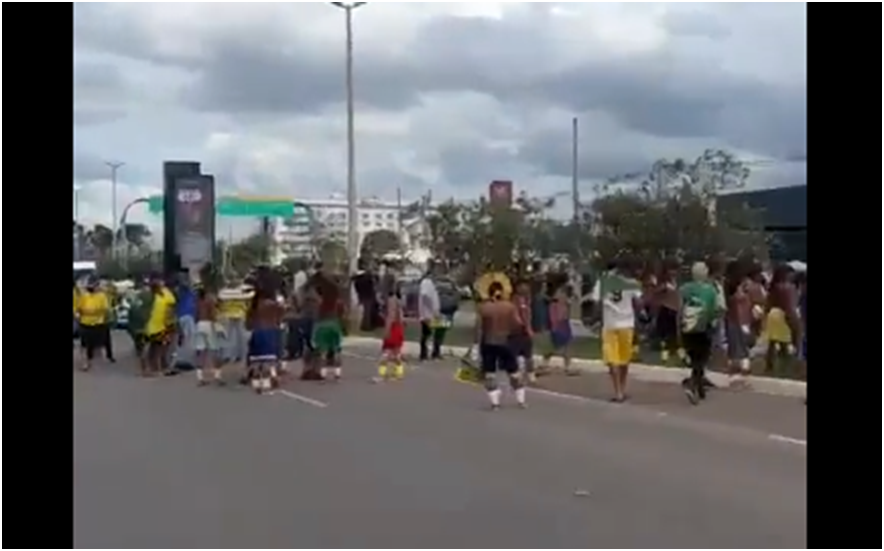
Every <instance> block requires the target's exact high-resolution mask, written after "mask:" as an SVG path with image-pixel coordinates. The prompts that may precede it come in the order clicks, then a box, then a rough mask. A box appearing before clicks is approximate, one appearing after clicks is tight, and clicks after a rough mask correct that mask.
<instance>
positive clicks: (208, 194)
mask: <svg viewBox="0 0 884 551" xmlns="http://www.w3.org/2000/svg"><path fill="white" fill-rule="evenodd" d="M174 188H175V189H174V194H173V196H172V200H173V202H174V213H175V250H176V251H177V253H178V256H179V258H180V262H181V268H183V269H185V270H188V271H190V272H191V273H194V274H195V273H196V272H198V271H199V270H200V268H202V267H203V266H204V265H205V264H206V263H209V262H212V255H213V253H214V249H215V178H214V177H213V176H210V175H205V174H203V175H200V176H188V177H181V178H176V181H175V186H174Z"/></svg>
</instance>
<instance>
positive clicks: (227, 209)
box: [216, 197, 295, 218]
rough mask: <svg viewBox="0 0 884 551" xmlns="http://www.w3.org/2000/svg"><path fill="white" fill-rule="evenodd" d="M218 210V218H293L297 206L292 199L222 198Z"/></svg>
mask: <svg viewBox="0 0 884 551" xmlns="http://www.w3.org/2000/svg"><path fill="white" fill-rule="evenodd" d="M216 209H217V210H216V212H217V213H218V216H247V217H250V218H263V217H265V216H266V217H270V218H291V217H292V216H293V215H294V214H295V204H294V202H293V201H292V200H291V199H260V198H255V199H252V198H242V197H221V199H219V201H218V205H217V207H216Z"/></svg>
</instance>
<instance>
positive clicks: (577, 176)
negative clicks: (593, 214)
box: [571, 117, 580, 225]
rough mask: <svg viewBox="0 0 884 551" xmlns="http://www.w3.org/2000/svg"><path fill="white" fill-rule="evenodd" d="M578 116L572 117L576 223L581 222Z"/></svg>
mask: <svg viewBox="0 0 884 551" xmlns="http://www.w3.org/2000/svg"><path fill="white" fill-rule="evenodd" d="M579 124H580V123H579V121H578V120H577V117H574V118H573V119H571V202H572V207H573V209H574V212H573V218H574V224H575V225H577V224H579V223H580V190H579V189H578V188H579V183H580V134H579V132H580V129H579Z"/></svg>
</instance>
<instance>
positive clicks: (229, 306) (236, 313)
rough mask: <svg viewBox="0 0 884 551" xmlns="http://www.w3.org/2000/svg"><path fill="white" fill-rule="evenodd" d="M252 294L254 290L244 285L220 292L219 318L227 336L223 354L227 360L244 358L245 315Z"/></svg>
mask: <svg viewBox="0 0 884 551" xmlns="http://www.w3.org/2000/svg"><path fill="white" fill-rule="evenodd" d="M253 296H254V291H253V290H252V289H251V288H246V287H240V288H238V289H236V290H232V289H231V290H222V291H221V293H220V299H221V318H222V319H223V321H224V333H225V335H226V338H227V340H226V343H225V344H226V345H227V346H226V347H225V348H226V350H225V351H224V354H223V356H224V359H225V360H227V361H230V362H236V363H240V362H243V361H245V359H246V353H247V352H248V333H247V331H246V315H247V314H248V311H249V307H250V306H251V302H252V297H253Z"/></svg>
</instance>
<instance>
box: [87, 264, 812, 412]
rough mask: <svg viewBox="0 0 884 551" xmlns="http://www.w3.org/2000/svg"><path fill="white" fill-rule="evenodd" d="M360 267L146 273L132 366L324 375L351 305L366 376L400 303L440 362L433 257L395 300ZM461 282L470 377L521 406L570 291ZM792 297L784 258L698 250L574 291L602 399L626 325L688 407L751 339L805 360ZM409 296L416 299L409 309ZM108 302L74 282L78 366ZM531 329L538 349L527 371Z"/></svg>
mask: <svg viewBox="0 0 884 551" xmlns="http://www.w3.org/2000/svg"><path fill="white" fill-rule="evenodd" d="M360 268H361V269H360V271H359V272H358V273H357V274H354V275H352V276H351V277H349V278H347V277H344V276H342V275H340V274H337V275H336V274H333V273H331V272H329V271H327V270H325V269H324V267H323V265H322V264H317V265H316V266H314V268H313V269H312V270H309V271H306V270H305V271H302V272H299V273H297V274H293V275H292V276H290V277H282V276H280V275H279V274H278V273H276V272H274V271H272V270H269V269H258V270H256V271H255V273H254V274H252V276H251V277H250V278H248V279H247V281H245V282H244V285H243V286H240V287H237V288H236V290H233V291H231V290H226V291H225V290H220V289H217V288H213V286H212V285H211V284H209V283H206V284H202V285H195V286H194V285H191V284H190V283H189V281H188V278H186V277H182V278H177V279H174V280H172V281H168V280H164V279H163V278H162V277H160V276H158V275H154V276H152V277H149V278H146V279H144V281H143V282H142V283H141V284H139V285H138V286H137V288H136V289H135V290H134V292H133V294H132V296H131V297H130V301H129V303H130V307H129V315H128V331H129V334H130V335H131V337H132V340H133V343H134V348H135V351H136V354H137V356H138V360H139V364H140V370H141V374H142V375H143V376H145V377H155V376H158V375H160V374H175V373H178V372H179V371H180V370H181V368H182V367H186V368H193V370H194V371H195V373H196V380H197V383H198V384H199V385H207V384H210V383H215V384H224V377H223V375H222V373H223V371H222V368H223V367H224V366H225V365H242V366H243V370H242V374H243V376H242V379H241V381H242V382H243V383H245V384H249V385H251V386H252V388H253V389H254V390H255V391H256V392H259V393H263V392H267V391H269V390H271V389H273V388H275V386H277V385H278V383H279V379H280V377H281V376H282V375H283V374H286V373H289V372H291V362H294V361H298V360H303V368H302V370H301V374H300V377H301V378H302V379H304V380H318V381H337V380H340V379H341V377H342V366H341V350H342V345H343V339H344V336H345V334H346V331H347V327H348V321H349V320H350V319H351V318H350V314H351V311H352V309H351V306H357V307H358V310H357V311H353V312H352V313H353V314H356V315H357V316H358V319H359V320H360V321H359V325H360V327H361V328H362V329H364V330H373V329H376V328H379V327H383V338H382V343H381V354H380V361H379V365H378V372H377V377H376V380H377V381H379V382H380V381H389V380H399V379H401V378H403V377H404V376H405V365H404V358H403V354H402V351H403V346H404V343H405V327H406V323H407V321H406V319H407V317H408V316H407V315H406V314H407V311H408V310H411V309H413V310H414V315H415V316H416V317H417V320H416V322H417V323H419V324H420V328H421V338H420V357H419V360H421V361H425V360H432V359H438V358H440V357H441V345H442V343H443V341H444V337H445V332H446V331H447V328H448V327H450V325H451V323H452V316H453V314H454V311H456V309H457V305H456V301H453V302H452V301H450V300H448V301H446V300H444V299H443V297H442V296H441V293H440V290H439V288H438V286H437V282H438V281H439V277H440V275H441V274H440V268H441V267H440V266H437V265H434V264H433V263H432V262H431V263H430V265H429V267H428V269H427V270H426V272H425V273H424V274H423V275H422V276H421V277H419V278H417V282H416V286H415V293H414V295H415V296H414V297H407V296H404V294H403V286H402V285H401V284H399V283H398V281H397V278H396V277H395V275H394V271H393V270H392V269H390V267H389V266H386V267H385V268H384V269H382V270H381V271H380V273H376V272H373V271H371V270H368V269H366V266H365V265H361V266H360ZM475 291H476V296H475V299H476V300H477V302H478V304H477V308H476V324H475V347H474V348H475V350H476V351H477V352H478V360H479V361H478V365H476V366H473V371H474V376H475V377H476V378H478V380H479V381H481V382H482V383H483V384H484V385H485V387H486V391H487V394H488V399H489V402H490V405H491V407H492V408H493V409H497V408H499V407H500V403H501V390H500V388H499V386H498V380H497V375H498V373H499V372H501V373H504V374H506V375H507V377H508V380H509V383H510V386H511V387H512V389H513V394H514V396H515V400H516V402H517V404H518V405H519V406H522V407H524V406H525V398H526V393H525V386H526V384H527V383H528V382H531V381H533V380H534V379H535V378H536V376H537V374H538V373H543V372H545V371H547V370H548V369H549V366H550V362H551V360H552V358H554V357H556V356H559V357H561V359H562V361H563V364H564V366H565V370H566V372H570V370H571V354H570V348H571V344H572V340H573V338H574V335H573V332H572V322H571V311H572V305H573V302H574V300H575V299H574V297H575V295H578V294H579V293H576V292H575V289H574V288H573V284H572V282H571V280H569V279H568V278H567V277H556V276H555V275H554V274H549V273H543V272H541V271H534V272H529V273H527V274H521V273H520V271H519V270H514V271H513V272H512V273H511V274H509V275H506V274H500V273H497V272H490V273H489V274H486V277H485V278H481V279H480V280H479V281H478V282H477V283H476V288H475ZM806 297H807V274H806V270H805V271H803V272H796V270H795V269H793V268H792V267H790V266H788V265H782V266H778V267H777V268H775V269H774V270H773V271H772V272H770V273H769V275H767V274H766V272H765V271H764V270H762V269H761V268H760V266H759V265H757V264H756V263H753V262H748V261H733V262H730V263H723V262H719V261H717V260H710V261H707V262H697V263H695V264H693V265H692V266H691V270H690V276H689V278H688V279H687V280H684V279H683V278H682V277H681V267H680V265H679V264H677V263H663V264H661V265H659V266H656V267H654V268H652V269H648V268H647V267H646V266H642V265H639V264H638V263H637V262H636V261H635V260H634V259H632V258H629V257H625V256H624V257H623V258H620V259H618V260H617V261H616V262H613V263H612V264H611V265H610V266H609V269H608V270H606V271H605V272H604V273H602V274H601V275H600V276H599V277H597V278H596V281H595V283H594V285H593V287H592V290H591V292H590V293H589V294H588V296H584V297H581V298H582V299H586V300H588V302H589V303H590V304H591V305H593V307H594V308H593V310H594V312H595V315H596V316H597V319H598V320H599V321H600V323H601V341H602V360H603V361H604V363H605V364H607V365H608V367H609V371H610V376H611V384H612V397H611V400H612V401H613V402H617V403H622V402H626V401H627V400H629V392H628V383H629V376H628V375H629V368H630V365H631V364H632V363H633V361H634V358H635V347H636V340H637V332H636V330H637V328H638V327H640V326H642V325H646V326H649V327H651V331H650V333H651V335H652V337H653V340H654V342H655V343H656V344H657V345H658V346H659V349H660V352H661V355H662V357H663V358H664V360H666V359H668V357H669V356H675V357H678V358H680V359H681V360H682V361H683V362H684V364H685V365H686V366H688V367H689V368H690V370H691V374H690V376H689V377H688V378H686V379H685V380H684V381H683V384H682V386H683V389H684V391H685V394H686V395H687V397H688V399H689V400H690V401H691V403H693V404H699V403H701V402H702V401H703V400H704V399H706V394H707V389H708V388H709V387H710V383H709V381H708V378H707V376H706V371H707V369H708V368H709V367H710V364H712V363H714V362H715V361H717V358H719V357H720V358H721V361H723V362H725V363H726V365H727V367H728V368H729V371H730V374H731V377H732V384H733V385H735V386H745V385H748V384H749V381H750V378H751V363H750V360H751V355H752V354H753V350H754V349H755V348H756V347H755V344H756V343H757V342H758V341H759V340H762V341H763V342H765V343H766V345H767V346H766V347H765V363H766V366H767V369H768V370H773V369H774V366H775V365H776V363H777V362H778V361H780V359H782V358H783V357H786V356H790V355H794V354H796V353H798V354H799V355H800V357H801V358H802V359H803V360H805V361H806V349H807V345H806V319H807V314H806ZM411 301H415V302H416V304H415V305H413V306H411V305H409V302H411ZM452 304H454V306H453V307H452V306H451V305H452ZM113 311H114V308H113V301H112V300H111V299H110V298H109V297H108V295H107V294H106V293H105V292H103V291H102V289H101V288H100V287H99V285H98V283H97V281H95V280H90V281H89V282H88V283H87V285H86V286H85V288H80V287H79V286H77V285H76V284H75V287H74V324H75V333H76V334H77V335H78V336H79V340H80V343H81V360H82V363H81V368H82V369H83V370H89V369H90V368H91V367H92V364H93V361H94V360H95V359H96V356H97V354H98V353H99V352H100V351H102V350H104V351H105V354H106V356H107V358H108V359H109V360H111V361H113V352H112V346H111V342H112V341H111V338H110V327H111V319H112V316H113ZM544 335H545V336H544ZM540 339H545V340H547V341H548V343H549V346H548V348H547V352H546V353H545V354H544V355H543V356H542V361H541V364H540V365H539V366H536V368H535V365H534V357H535V348H536V345H537V343H538V341H539V340H540Z"/></svg>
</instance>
